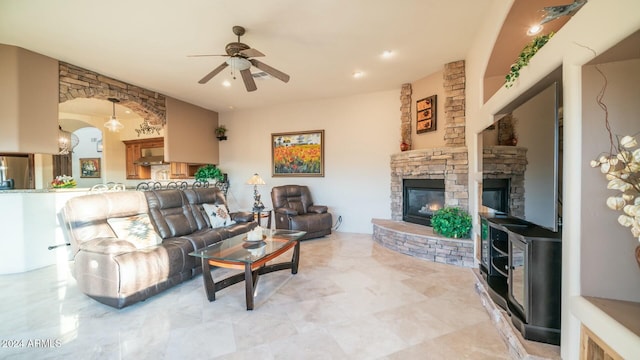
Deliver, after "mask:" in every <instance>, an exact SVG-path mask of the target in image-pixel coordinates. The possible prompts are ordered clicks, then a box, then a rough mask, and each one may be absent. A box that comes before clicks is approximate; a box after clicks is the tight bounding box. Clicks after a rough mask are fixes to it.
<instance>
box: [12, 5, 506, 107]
mask: <svg viewBox="0 0 640 360" xmlns="http://www.w3.org/2000/svg"><path fill="white" fill-rule="evenodd" d="M494 1H505V0H395V1H389V0H306V1H303V0H269V1H265V0H243V1H231V0H183V1H157V0H154V1H152V0H135V1H131V0H128V1H125V0H112V1H86V0H56V1H51V0H1V1H0V43H4V44H9V45H16V46H19V47H22V48H25V49H28V50H31V51H34V52H37V53H41V54H44V55H47V56H50V57H53V58H56V59H59V60H61V61H65V62H68V63H71V64H74V65H77V66H81V67H84V68H86V69H89V70H93V71H96V72H98V73H101V74H103V75H106V76H110V77H113V78H116V79H118V80H121V81H124V82H127V83H130V84H134V85H137V86H141V87H144V88H147V89H149V90H153V91H157V92H160V93H162V94H165V95H167V96H170V97H174V98H177V99H180V100H183V101H187V102H190V103H193V104H196V105H199V106H202V107H204V108H207V109H211V110H215V111H218V112H225V111H230V109H231V108H230V107H233V108H234V109H243V108H250V107H261V106H267V105H274V104H282V103H286V102H300V101H305V100H311V99H317V98H329V97H337V96H347V95H351V94H357V93H365V92H374V91H382V90H391V89H399V88H400V85H401V84H403V83H407V82H412V81H415V80H418V79H420V78H422V77H424V76H427V75H429V74H432V73H434V72H436V71H439V70H441V69H442V66H443V64H445V63H448V62H451V61H456V60H460V59H464V58H465V57H466V54H467V51H468V49H469V47H470V45H471V44H472V43H473V41H474V36H475V34H476V33H477V29H478V28H479V27H480V26H481V23H482V22H483V21H484V20H486V19H487V18H489V17H490V16H491V14H488V13H487V10H488V9H489V8H490V7H491V6H490V5H491V4H492V3H493V2H494ZM234 25H241V26H244V27H245V28H246V29H247V32H246V34H245V36H243V37H242V39H241V41H242V42H244V43H246V44H248V45H249V46H251V47H253V48H255V49H257V50H260V51H261V52H263V53H264V54H265V55H266V56H265V57H263V58H260V60H261V61H263V62H265V63H266V64H268V65H271V66H273V67H275V68H277V69H279V70H281V71H284V72H286V73H288V74H289V75H290V76H291V80H290V81H289V83H286V84H285V83H283V82H281V81H279V80H277V79H269V80H256V84H257V86H258V90H257V91H254V92H251V93H248V92H247V91H246V90H245V88H244V85H243V83H242V79H241V78H238V79H237V80H232V79H231V76H230V72H229V71H226V70H225V71H223V72H222V73H220V74H218V75H217V76H216V77H214V78H213V79H212V80H211V81H209V83H207V84H205V85H201V84H198V80H200V79H201V78H202V77H203V76H204V75H206V74H207V73H208V72H209V71H211V70H212V69H213V68H215V67H216V66H218V65H219V64H220V63H222V61H224V58H223V57H204V58H193V57H187V55H189V54H203V53H205V54H206V53H209V54H223V53H224V46H225V45H226V44H227V43H229V42H232V41H236V37H235V35H234V34H233V33H232V31H231V28H232V26H234ZM384 50H392V51H393V54H394V56H393V57H391V58H389V59H383V58H382V57H381V56H380V55H381V53H382V52H383V51H384ZM354 71H363V72H364V76H363V77H362V78H360V79H354V78H353V77H352V74H353V72H354ZM223 80H230V81H231V82H232V86H231V87H229V88H226V87H223V86H222V85H221V83H222V81H223ZM106 106H107V109H108V110H107V111H106V113H107V114H110V113H111V104H110V103H106ZM117 111H119V110H117Z"/></svg>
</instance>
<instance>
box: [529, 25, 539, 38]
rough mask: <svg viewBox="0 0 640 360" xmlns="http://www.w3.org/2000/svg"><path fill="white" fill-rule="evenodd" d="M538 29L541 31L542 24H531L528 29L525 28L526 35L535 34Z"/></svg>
mask: <svg viewBox="0 0 640 360" xmlns="http://www.w3.org/2000/svg"><path fill="white" fill-rule="evenodd" d="M540 31H542V25H540V24H536V25H533V26H531V27H530V28H529V30H527V35H529V36H533V35H536V34H537V33H539V32H540Z"/></svg>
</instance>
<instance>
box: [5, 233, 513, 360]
mask: <svg viewBox="0 0 640 360" xmlns="http://www.w3.org/2000/svg"><path fill="white" fill-rule="evenodd" d="M284 256H290V255H289V254H285V255H284ZM228 271H229V270H224V269H216V270H214V272H213V275H214V278H221V277H223V276H225V275H228ZM474 284H475V277H474V275H473V273H472V270H471V269H468V268H459V267H455V266H451V265H445V264H438V263H432V262H427V261H424V260H420V259H416V258H412V257H410V256H407V255H402V254H398V253H395V252H393V251H390V250H388V249H385V248H383V247H381V246H379V245H378V244H376V243H374V241H373V240H372V238H371V235H369V234H348V233H334V234H332V235H331V236H328V237H325V238H320V239H314V240H308V241H304V242H302V245H301V260H300V271H299V272H298V274H297V275H292V274H291V273H290V272H289V271H280V272H275V273H271V274H267V275H264V276H263V277H261V278H260V281H259V283H258V288H257V294H256V302H255V304H256V307H255V310H253V311H246V308H245V301H244V296H245V295H244V285H243V284H242V283H240V284H236V285H233V286H231V287H229V288H227V289H224V290H222V291H221V292H219V293H217V294H216V297H217V300H216V301H215V302H212V303H210V302H208V301H207V300H206V297H205V294H204V290H203V288H202V276H197V277H196V278H194V279H192V280H190V281H187V282H185V283H183V284H180V285H178V286H176V287H173V288H171V289H169V290H167V291H165V292H163V293H161V294H159V295H156V296H154V297H152V298H150V299H147V300H146V301H144V302H141V303H138V304H135V305H132V306H129V307H127V308H124V309H121V310H117V309H113V308H111V307H108V306H106V305H102V304H101V303H98V302H96V301H94V300H92V299H90V298H89V297H87V296H85V295H84V294H82V293H80V292H79V291H78V289H77V287H76V283H75V281H74V280H73V278H72V277H71V276H70V275H69V272H68V267H67V266H60V267H57V266H50V267H47V268H43V269H38V270H34V271H31V272H27V273H23V274H15V275H3V276H0V288H1V289H2V301H1V302H0V340H1V341H2V344H0V345H2V346H0V358H1V359H36V358H37V359H57V358H65V359H67V358H73V359H261V360H262V359H508V358H509V354H508V351H507V348H506V345H505V343H504V341H503V340H502V338H501V337H500V336H499V335H498V332H497V331H496V329H495V327H494V325H493V324H492V323H491V320H490V318H489V315H488V313H487V312H486V311H485V309H484V308H483V307H482V305H481V302H480V298H479V295H478V294H477V293H476V291H475V287H474ZM11 341H13V342H11ZM20 341H21V343H20Z"/></svg>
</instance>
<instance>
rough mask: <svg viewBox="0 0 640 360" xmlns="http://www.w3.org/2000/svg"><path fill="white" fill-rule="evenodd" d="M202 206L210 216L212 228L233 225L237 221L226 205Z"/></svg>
mask: <svg viewBox="0 0 640 360" xmlns="http://www.w3.org/2000/svg"><path fill="white" fill-rule="evenodd" d="M202 208H203V209H204V211H205V213H206V214H207V216H208V217H209V222H210V223H211V227H212V228H218V227H223V226H229V225H233V224H235V223H236V222H235V221H233V220H231V216H229V212H228V211H227V207H226V206H225V205H213V204H202Z"/></svg>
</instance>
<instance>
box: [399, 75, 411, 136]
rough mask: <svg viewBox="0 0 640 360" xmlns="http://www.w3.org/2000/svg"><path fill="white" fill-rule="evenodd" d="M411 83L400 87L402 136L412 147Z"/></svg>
mask: <svg viewBox="0 0 640 360" xmlns="http://www.w3.org/2000/svg"><path fill="white" fill-rule="evenodd" d="M411 94H412V88H411V84H402V89H400V134H401V135H400V136H401V138H402V139H401V141H402V142H404V143H405V144H407V145H409V148H411Z"/></svg>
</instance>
